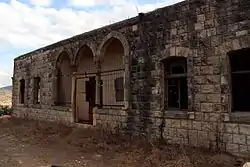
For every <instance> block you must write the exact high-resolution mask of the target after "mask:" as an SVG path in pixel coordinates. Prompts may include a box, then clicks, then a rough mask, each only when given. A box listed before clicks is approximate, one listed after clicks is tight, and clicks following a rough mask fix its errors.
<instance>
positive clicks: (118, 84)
mask: <svg viewBox="0 0 250 167" xmlns="http://www.w3.org/2000/svg"><path fill="white" fill-rule="evenodd" d="M123 85H124V83H123V77H120V78H116V79H115V98H116V102H121V101H123V100H124V86H123Z"/></svg>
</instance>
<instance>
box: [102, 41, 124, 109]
mask: <svg viewBox="0 0 250 167" xmlns="http://www.w3.org/2000/svg"><path fill="white" fill-rule="evenodd" d="M123 57H124V47H123V44H122V43H121V41H120V40H119V39H117V38H114V37H111V38H110V39H108V40H107V41H106V42H105V43H104V45H103V47H102V48H101V92H100V102H101V106H103V107H107V108H110V107H112V108H114V107H115V108H116V107H119V108H120V107H123V106H124V71H125V67H124V63H123Z"/></svg>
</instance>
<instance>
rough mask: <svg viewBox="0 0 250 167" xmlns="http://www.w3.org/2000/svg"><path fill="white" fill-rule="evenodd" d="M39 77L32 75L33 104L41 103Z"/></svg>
mask: <svg viewBox="0 0 250 167" xmlns="http://www.w3.org/2000/svg"><path fill="white" fill-rule="evenodd" d="M41 82H42V79H41V77H34V87H33V89H34V92H33V99H34V104H41Z"/></svg>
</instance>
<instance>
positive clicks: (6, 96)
mask: <svg viewBox="0 0 250 167" xmlns="http://www.w3.org/2000/svg"><path fill="white" fill-rule="evenodd" d="M11 98H12V91H11V90H10V89H5V88H0V106H6V105H7V106H10V105H11V100H12V99H11Z"/></svg>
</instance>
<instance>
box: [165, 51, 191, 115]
mask: <svg viewBox="0 0 250 167" xmlns="http://www.w3.org/2000/svg"><path fill="white" fill-rule="evenodd" d="M162 63H163V66H164V106H165V109H167V110H178V111H180V110H187V109H188V82H187V58H185V57H176V56H173V57H169V58H167V59H165V60H163V62H162Z"/></svg>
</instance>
